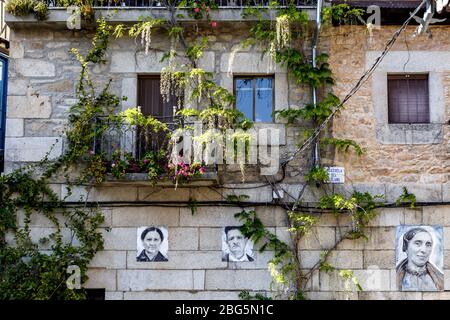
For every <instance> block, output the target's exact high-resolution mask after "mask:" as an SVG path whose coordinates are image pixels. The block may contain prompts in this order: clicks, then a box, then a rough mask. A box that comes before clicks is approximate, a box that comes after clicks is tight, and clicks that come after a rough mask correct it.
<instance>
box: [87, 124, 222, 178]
mask: <svg viewBox="0 0 450 320" xmlns="http://www.w3.org/2000/svg"><path fill="white" fill-rule="evenodd" d="M157 119H158V120H159V121H161V122H163V123H165V124H166V126H167V129H168V130H167V131H166V132H158V133H155V132H154V131H153V129H152V128H151V127H148V126H140V125H132V124H128V123H125V121H124V122H122V121H117V119H111V118H109V117H99V118H97V119H96V126H95V127H96V128H97V129H96V130H97V132H96V135H95V141H94V145H93V153H94V154H96V155H101V157H102V159H103V161H104V163H105V165H106V168H107V172H108V173H111V172H112V171H113V169H112V168H113V167H114V165H117V164H118V163H119V162H121V161H120V160H122V161H125V163H127V168H126V174H125V175H124V176H123V177H121V178H120V179H119V180H126V181H132V180H134V181H143V180H148V174H147V173H148V172H147V170H146V169H148V167H146V162H145V161H147V160H148V161H152V162H155V167H157V169H158V170H157V171H158V174H160V175H161V179H163V180H164V179H165V178H168V177H169V174H168V171H167V165H168V164H169V162H170V156H171V154H170V153H171V147H170V138H169V136H168V133H172V132H174V131H175V130H176V129H179V128H183V127H185V126H191V125H192V123H185V122H184V120H183V118H181V117H178V116H176V117H167V118H157ZM178 155H179V156H180V157H181V156H182V151H181V153H180V154H178ZM122 163H123V162H122ZM203 167H204V168H205V169H206V172H205V174H203V175H202V176H201V177H198V179H196V180H203V181H205V180H208V181H209V180H217V172H218V165H216V164H213V165H209V166H203ZM116 180H117V177H116V178H114V177H107V180H106V181H107V182H108V181H109V182H111V181H116Z"/></svg>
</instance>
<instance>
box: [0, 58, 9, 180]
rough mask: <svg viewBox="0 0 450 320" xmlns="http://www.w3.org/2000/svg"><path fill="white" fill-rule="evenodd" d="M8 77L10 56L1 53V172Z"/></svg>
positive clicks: (1, 167)
mask: <svg viewBox="0 0 450 320" xmlns="http://www.w3.org/2000/svg"><path fill="white" fill-rule="evenodd" d="M7 77H8V58H7V57H6V56H5V55H3V54H0V172H3V162H4V155H5V131H6V130H5V127H6V96H7V84H8V81H7V80H8V78H7Z"/></svg>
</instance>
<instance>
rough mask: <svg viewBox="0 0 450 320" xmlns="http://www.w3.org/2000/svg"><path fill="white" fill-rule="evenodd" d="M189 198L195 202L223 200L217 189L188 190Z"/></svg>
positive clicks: (200, 188)
mask: <svg viewBox="0 0 450 320" xmlns="http://www.w3.org/2000/svg"><path fill="white" fill-rule="evenodd" d="M189 191H190V197H191V199H194V200H195V201H199V202H200V201H221V200H223V197H222V193H221V191H220V190H218V189H212V188H206V187H199V188H190V190H189Z"/></svg>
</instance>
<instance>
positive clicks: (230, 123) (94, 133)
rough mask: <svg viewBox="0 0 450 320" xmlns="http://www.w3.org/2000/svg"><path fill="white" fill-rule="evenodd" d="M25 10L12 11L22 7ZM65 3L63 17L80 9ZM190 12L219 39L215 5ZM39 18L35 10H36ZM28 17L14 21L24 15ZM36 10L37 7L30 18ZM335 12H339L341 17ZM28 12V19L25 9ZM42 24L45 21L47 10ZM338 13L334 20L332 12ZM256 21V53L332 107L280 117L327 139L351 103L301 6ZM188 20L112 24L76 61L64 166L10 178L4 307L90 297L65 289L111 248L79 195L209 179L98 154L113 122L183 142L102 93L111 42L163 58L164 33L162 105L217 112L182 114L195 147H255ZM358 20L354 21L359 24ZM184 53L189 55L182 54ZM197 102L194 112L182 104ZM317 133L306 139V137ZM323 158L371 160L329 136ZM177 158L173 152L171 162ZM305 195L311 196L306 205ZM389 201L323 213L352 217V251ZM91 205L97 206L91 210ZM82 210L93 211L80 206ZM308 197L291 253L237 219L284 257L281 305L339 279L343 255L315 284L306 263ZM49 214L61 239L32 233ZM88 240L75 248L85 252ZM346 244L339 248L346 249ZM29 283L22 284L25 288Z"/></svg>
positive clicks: (359, 197)
mask: <svg viewBox="0 0 450 320" xmlns="http://www.w3.org/2000/svg"><path fill="white" fill-rule="evenodd" d="M21 1H25V0H21ZM16 2H19V0H17V1H15V2H13V3H16ZM71 3H72V2H71V1H67V3H65V2H64V5H69V4H71ZM82 4H83V5H84V7H83V8H84V11H83V12H85V14H86V16H90V15H92V11H91V9H92V8H91V7H89V4H86V3H84V2H83V3H82ZM166 5H167V9H168V10H169V11H171V12H173V13H175V11H176V8H177V6H176V4H175V3H174V2H173V3H172V2H171V1H169V2H167V3H166ZM179 6H184V7H188V8H189V10H188V14H189V16H191V17H193V18H194V19H196V20H198V21H206V22H208V23H211V24H210V27H211V28H216V27H217V24H216V22H215V21H212V22H211V21H210V15H209V14H210V10H214V9H215V8H216V6H215V2H214V1H209V0H202V1H190V0H188V1H182V2H181V3H180V4H179ZM29 7H30V8H31V5H30V6H29ZM20 8H22V7H20V6H18V7H17V8H13V7H12V9H10V11H11V12H12V11H14V10H15V12H18V13H21V12H22V11H21V10H22V9H20ZM27 8H28V7H27ZM333 8H335V9H333ZM26 10H29V9H26ZM33 10H37V11H39V12H40V13H39V16H41V17H44V13H43V12H44V11H45V10H44V8H43V7H40V8H38V9H36V7H33ZM267 10H276V14H277V15H276V19H275V21H268V20H267V19H265V17H264V14H265V13H266V12H267ZM330 10H331V11H328V9H327V10H325V11H324V18H325V19H328V18H332V19H334V20H337V21H339V22H342V23H345V22H346V21H353V20H352V19H354V18H355V17H357V16H358V15H361V12H359V11H355V10H353V9H351V8H349V7H341V6H336V7H332V9H330ZM333 10H335V11H333ZM249 15H255V16H257V17H258V18H259V19H258V21H257V22H256V23H255V24H254V25H253V26H252V27H251V28H250V37H249V38H248V39H247V40H246V41H245V42H244V43H243V46H249V45H252V44H255V43H262V44H263V45H264V46H265V47H266V54H269V55H270V57H271V60H272V61H273V62H275V63H279V64H281V65H282V66H285V67H286V68H287V70H288V72H289V75H290V76H291V77H292V79H293V80H294V82H295V83H296V84H297V85H309V86H311V87H315V88H318V89H320V90H321V93H322V99H321V101H318V102H317V103H315V104H306V105H304V106H302V108H299V109H285V110H280V111H277V112H276V115H277V116H278V117H279V118H283V119H287V121H288V124H296V123H304V122H308V121H309V122H311V123H312V126H313V127H314V128H317V127H318V126H319V125H320V124H321V123H322V122H323V120H325V119H326V118H327V117H328V116H329V115H330V114H331V113H332V112H333V110H334V107H335V106H336V105H338V104H339V103H340V101H339V99H338V97H336V96H335V95H333V94H332V93H331V92H329V88H328V86H329V85H332V84H334V79H333V75H332V72H331V70H330V68H329V65H328V63H327V59H328V56H327V55H326V54H320V55H318V56H317V57H316V61H315V63H316V67H313V66H312V64H311V58H310V57H309V56H308V55H307V54H305V53H304V52H303V51H302V48H303V47H304V43H305V42H306V41H307V39H308V32H309V31H308V29H309V28H308V17H307V15H306V13H304V12H302V11H299V10H298V9H297V8H296V7H295V6H294V3H293V2H292V3H290V4H289V5H288V6H287V7H286V8H278V4H277V3H276V2H271V4H270V6H269V8H268V9H261V8H248V9H246V10H244V12H243V16H244V17H245V16H249ZM179 18H182V17H181V16H179V15H175V14H173V15H172V17H171V19H170V20H168V21H164V20H161V19H152V18H143V19H141V20H140V21H138V22H137V23H136V24H134V25H132V26H126V25H117V26H115V27H113V26H111V25H108V24H107V22H106V21H105V20H99V21H98V27H97V30H96V34H95V36H94V39H93V42H92V48H91V49H90V50H89V51H88V52H87V53H86V54H85V55H83V54H82V53H80V52H79V50H78V49H75V48H74V49H72V53H73V55H74V56H75V57H76V59H77V60H78V62H79V63H80V65H81V72H80V78H79V81H78V84H77V98H78V102H77V103H76V104H75V105H74V106H73V107H72V109H71V114H70V116H69V127H68V129H67V131H66V132H65V139H66V140H67V144H68V149H67V151H66V152H65V153H64V154H63V155H62V156H60V157H59V158H57V159H56V160H54V161H50V160H48V158H47V157H46V158H44V159H43V161H41V162H40V163H39V164H37V165H38V166H39V168H40V169H41V171H40V172H42V174H40V175H36V173H35V172H36V168H35V167H26V168H23V169H20V170H18V171H15V172H13V173H12V174H9V175H5V176H2V177H0V200H1V203H2V204H1V207H0V213H1V214H0V265H2V266H4V267H3V268H2V270H1V273H0V280H1V281H0V295H1V298H5V299H53V298H55V299H79V298H83V297H85V292H84V291H83V290H70V289H68V287H67V286H66V285H65V282H66V280H67V279H68V274H67V270H68V267H69V266H77V267H78V268H79V269H80V272H81V282H84V281H85V280H86V279H87V276H86V271H87V265H88V263H89V261H90V260H91V259H92V258H93V257H94V255H95V253H96V252H98V251H99V250H101V249H102V248H103V247H102V246H103V241H102V237H101V234H100V232H99V231H98V230H99V227H100V226H101V224H102V222H103V217H102V214H101V212H100V211H99V210H97V209H94V210H88V209H87V208H86V207H83V206H82V205H81V207H80V208H67V206H65V204H64V203H65V201H66V200H67V199H68V198H69V197H70V196H71V195H72V189H71V188H72V187H73V186H74V185H87V186H88V189H89V188H90V187H92V186H93V185H94V184H96V183H101V182H103V181H104V180H105V178H106V176H107V175H108V174H111V175H112V176H114V177H115V178H119V179H120V178H123V177H124V175H125V174H127V173H130V172H131V173H138V172H145V173H147V174H148V178H149V180H150V181H152V182H153V183H156V182H157V181H158V180H160V179H161V178H162V177H163V176H164V175H166V177H167V175H168V176H169V177H170V178H171V179H172V180H173V181H174V183H175V185H177V184H178V183H181V182H188V181H189V180H190V179H192V178H193V177H196V176H200V175H202V174H204V173H205V168H204V167H203V166H202V164H201V163H193V164H190V165H187V164H185V163H183V162H179V161H174V162H169V163H168V162H167V160H168V159H167V156H168V153H167V152H166V150H163V151H161V152H149V153H146V154H145V155H144V156H143V157H142V158H141V159H135V158H134V157H133V155H132V153H130V152H127V151H126V150H120V149H118V150H115V151H114V153H113V154H112V156H111V158H108V157H107V156H106V155H105V154H102V153H101V152H100V153H99V152H96V150H94V148H95V146H96V141H97V139H99V138H101V136H102V134H103V133H104V132H105V131H106V130H107V129H108V127H107V126H106V125H103V124H102V123H99V121H98V119H99V118H102V117H105V115H108V116H107V119H108V123H113V124H115V125H116V126H118V127H122V126H124V125H125V126H131V127H135V126H139V127H141V128H145V130H148V132H152V133H154V134H156V133H163V134H167V137H168V138H172V140H173V143H176V142H178V141H179V137H180V136H181V133H180V132H177V131H176V130H175V131H174V132H168V131H169V130H168V128H167V127H166V125H165V124H164V123H162V122H160V121H158V120H157V119H154V118H153V117H148V116H144V115H143V114H142V113H141V111H140V109H139V108H133V109H129V110H127V111H125V112H122V113H117V110H118V106H119V105H120V102H121V101H122V100H123V99H124V98H123V97H122V98H120V97H118V96H116V95H114V94H111V93H110V92H109V91H110V88H109V87H110V83H111V82H108V83H107V84H106V86H105V87H104V88H103V89H102V90H101V91H99V92H98V91H97V90H96V88H95V86H94V84H93V81H92V79H91V75H90V73H89V67H91V66H92V65H93V64H101V63H104V62H105V52H106V50H107V47H108V43H109V39H110V36H111V35H113V36H115V37H116V38H119V37H123V36H125V34H128V36H131V37H134V38H136V39H139V40H140V41H139V42H138V43H140V45H141V47H142V49H143V51H144V53H145V54H146V55H147V54H148V53H149V51H151V50H152V34H154V29H157V28H158V31H160V30H165V32H166V33H167V35H168V37H169V38H170V40H171V48H170V50H169V51H168V52H166V53H165V54H164V55H163V58H162V60H163V61H164V60H168V66H167V67H165V68H164V69H163V70H162V72H161V95H162V96H163V99H164V100H165V101H166V102H167V101H169V100H170V99H171V98H172V97H176V98H177V103H178V106H181V105H182V104H183V102H190V103H194V102H197V103H202V104H204V105H205V106H207V107H206V108H204V109H203V110H196V109H193V108H185V109H182V110H179V111H178V112H177V115H178V116H180V117H181V118H182V119H183V122H184V123H186V125H185V126H184V127H183V130H191V131H192V130H193V128H192V127H191V126H190V123H191V122H193V121H199V122H200V123H201V125H202V127H205V128H206V130H205V131H204V133H203V134H202V135H201V136H198V137H196V142H197V143H200V144H202V145H203V144H205V145H206V143H207V142H211V141H212V140H214V139H215V138H214V137H215V136H216V135H217V131H216V130H219V132H221V133H223V132H225V131H226V130H227V129H240V130H241V131H240V132H238V133H237V134H236V135H234V136H233V137H232V139H233V141H235V140H236V141H237V140H243V141H245V143H246V144H247V145H248V144H249V143H250V135H248V134H247V133H246V131H247V130H249V129H250V128H251V127H252V123H251V121H249V120H248V119H246V118H245V117H244V115H243V113H242V112H239V111H237V110H236V109H234V108H231V106H232V104H233V103H234V99H235V98H234V96H233V94H232V93H230V92H228V91H227V90H226V89H225V88H222V87H220V86H219V85H217V83H216V82H215V79H214V74H212V73H210V72H206V71H205V70H203V69H201V68H199V67H198V61H199V59H200V58H201V57H202V56H203V52H204V50H205V49H206V48H208V45H209V44H208V31H202V30H201V29H200V28H199V27H198V26H197V25H196V26H194V27H190V32H191V33H192V34H193V35H191V36H190V37H187V35H186V34H187V32H186V28H188V27H184V26H183V25H181V23H180V22H179V20H178V19H179ZM42 19H43V18H42ZM349 19H350V20H349ZM180 48H181V49H180ZM185 92H190V95H189V96H188V97H187V101H184V100H183V98H184V97H183V98H182V96H184V93H185ZM308 134H310V131H308V130H305V136H306V137H307V136H308ZM318 140H319V141H318V143H320V144H322V145H323V146H326V145H333V146H335V147H336V149H337V150H341V151H344V152H348V151H350V148H351V149H352V150H354V151H355V152H356V154H357V155H361V154H363V152H364V149H362V148H361V147H360V146H359V145H358V144H357V143H356V142H355V141H352V140H349V139H337V138H334V137H332V133H331V128H329V127H327V128H326V129H325V130H324V132H323V133H322V134H321V136H320V137H319V139H318ZM169 153H170V152H169ZM72 167H77V168H78V169H81V171H80V172H81V173H80V175H79V177H78V178H77V179H76V181H75V182H73V181H70V179H69V178H70V177H69V173H68V172H69V169H70V168H72ZM61 173H62V174H64V176H65V177H66V179H67V184H68V187H67V190H66V191H67V196H66V197H63V198H62V199H59V197H58V195H57V193H55V192H54V191H53V190H52V189H51V188H50V187H49V183H50V182H51V178H54V177H55V176H57V175H61ZM304 180H305V182H306V183H308V184H310V185H312V186H313V187H315V186H317V187H322V186H323V185H325V184H326V183H327V182H328V180H329V176H328V173H327V171H326V170H325V168H324V167H322V166H320V165H318V166H313V167H311V169H310V170H309V172H308V173H307V174H306V175H305V177H304ZM403 191H404V192H403V194H402V196H401V197H400V198H399V200H398V201H397V204H410V205H411V206H412V207H413V206H414V204H415V200H416V199H415V196H414V195H413V194H410V193H409V192H408V191H407V190H406V189H404V190H403ZM300 194H301V193H300ZM377 198H378V196H373V195H371V194H369V193H367V192H366V193H360V192H354V193H353V194H352V195H351V196H350V197H344V196H343V195H341V194H332V195H325V196H323V197H322V198H321V199H320V201H319V204H318V206H317V208H318V209H321V210H323V211H324V212H332V213H334V214H335V215H336V216H341V215H349V216H350V217H351V228H350V230H349V231H348V233H347V234H346V235H344V236H343V237H342V239H340V240H339V241H341V240H343V239H358V238H365V237H367V235H366V233H365V231H366V228H367V226H368V224H369V221H370V220H371V219H372V218H373V217H374V216H375V209H376V207H377V206H379V204H377V202H376V199H377ZM83 200H85V201H87V199H83ZM228 201H230V202H231V203H234V204H236V205H239V204H240V203H241V202H243V201H245V197H243V196H234V197H229V198H228ZM81 204H82V203H81ZM300 204H301V196H300V197H299V199H298V201H296V202H295V203H294V205H293V206H292V207H289V208H286V216H287V219H288V222H289V223H288V231H289V233H290V237H291V242H290V243H285V242H283V241H281V240H280V239H279V238H278V237H277V236H276V235H275V234H274V233H272V232H270V231H269V230H268V229H267V228H266V227H265V226H264V225H263V223H262V221H261V220H260V219H259V218H258V217H257V215H256V212H255V211H254V210H246V209H242V210H241V211H240V212H238V213H236V215H235V217H236V218H237V219H238V220H240V221H242V223H243V225H242V227H241V230H242V232H243V234H244V235H245V236H247V237H249V238H251V239H252V240H253V241H254V242H255V243H259V244H261V246H260V251H266V250H270V251H273V253H274V256H273V258H272V259H271V260H270V262H269V264H268V268H269V270H270V272H271V275H272V277H273V286H272V287H271V288H272V289H273V290H274V291H276V292H277V293H278V295H277V297H280V298H285V297H287V298H289V299H305V298H306V294H305V292H306V291H307V284H308V282H309V281H310V279H311V276H312V273H313V271H314V270H317V269H318V270H320V271H324V272H331V271H335V268H334V267H333V266H332V265H331V264H329V262H328V261H327V259H328V257H329V255H330V253H331V252H332V251H333V250H334V249H335V248H336V246H337V243H336V245H335V246H334V247H333V248H330V249H329V250H327V251H326V252H324V253H323V254H322V256H321V258H320V261H319V262H318V263H317V265H316V266H315V267H314V268H312V269H311V270H310V271H308V272H306V273H304V272H302V268H301V260H300V257H299V251H300V250H301V248H300V247H299V243H300V240H301V239H302V238H303V237H304V236H306V235H308V234H309V232H311V229H312V228H313V227H314V225H315V224H316V223H317V221H318V217H317V216H316V215H313V214H310V213H308V212H305V210H303V209H302V207H301V206H300ZM190 208H191V210H192V213H193V214H195V212H196V203H195V201H194V200H192V201H190ZM18 214H23V217H24V218H23V225H20V224H18V223H17V216H18ZM37 214H42V215H43V216H44V217H46V218H47V219H48V220H49V221H50V222H51V223H52V225H53V226H54V232H53V233H51V234H49V235H47V236H46V237H42V238H41V239H39V241H38V242H39V244H36V239H33V235H32V233H31V230H30V225H31V221H32V217H33V215H37ZM64 232H69V233H70V235H71V238H72V241H71V242H70V243H66V242H65V241H63V238H64V236H63V234H64ZM75 239H76V240H77V241H76V242H77V243H75V241H74V240H75ZM339 241H338V242H339ZM43 244H46V245H47V248H48V252H47V253H42V252H41V251H42V245H43ZM339 274H340V275H341V276H342V277H343V278H344V279H345V280H346V281H348V282H349V283H353V284H354V285H355V286H356V288H357V289H358V290H361V289H362V288H361V285H360V284H359V282H358V280H357V279H356V278H355V277H354V276H353V274H352V273H351V271H349V270H340V271H339ZM19 279H20V281H19ZM240 296H241V298H242V299H252V298H256V299H264V298H266V297H263V296H262V295H256V296H254V297H253V296H251V295H250V293H249V292H242V293H241V295H240Z"/></svg>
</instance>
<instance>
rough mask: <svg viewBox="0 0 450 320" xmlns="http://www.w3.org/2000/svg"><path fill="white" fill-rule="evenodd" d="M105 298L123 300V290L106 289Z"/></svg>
mask: <svg viewBox="0 0 450 320" xmlns="http://www.w3.org/2000/svg"><path fill="white" fill-rule="evenodd" d="M105 300H123V292H119V291H106V292H105Z"/></svg>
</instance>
